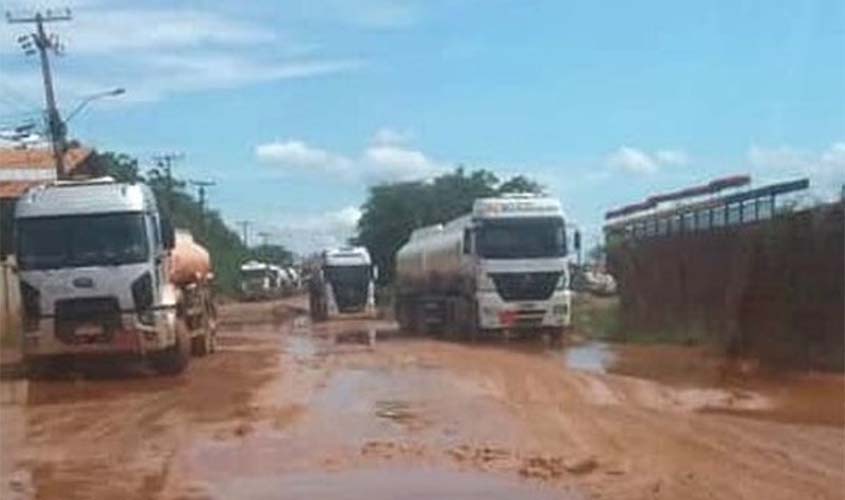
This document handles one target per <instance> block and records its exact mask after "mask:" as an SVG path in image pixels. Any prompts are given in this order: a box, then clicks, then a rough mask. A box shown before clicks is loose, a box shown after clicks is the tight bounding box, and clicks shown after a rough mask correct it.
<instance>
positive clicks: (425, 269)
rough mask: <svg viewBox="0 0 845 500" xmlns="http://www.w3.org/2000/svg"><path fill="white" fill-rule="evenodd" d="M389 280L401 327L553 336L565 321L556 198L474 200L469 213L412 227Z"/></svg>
mask: <svg viewBox="0 0 845 500" xmlns="http://www.w3.org/2000/svg"><path fill="white" fill-rule="evenodd" d="M395 281H396V283H395V285H396V290H395V301H394V307H395V314H396V318H397V321H398V322H399V324H400V326H401V327H402V328H403V329H408V330H412V331H422V332H436V333H441V332H442V333H455V334H460V335H466V336H469V337H475V336H476V335H477V334H479V333H485V332H494V333H495V332H507V333H510V332H513V333H529V334H548V335H550V337H551V338H552V340H559V339H560V338H561V337H562V334H563V331H564V329H565V328H566V327H568V326H569V324H570V319H571V293H570V291H569V288H568V286H569V279H568V257H567V237H566V225H565V219H564V215H563V211H562V210H561V206H560V202H559V201H558V200H555V199H551V198H548V197H543V196H538V195H511V196H504V197H500V198H484V199H479V200H476V201H475V203H474V205H473V209H472V212H471V213H468V214H466V215H464V216H462V217H459V218H457V219H455V220H452V221H450V222H448V223H446V224H437V225H434V226H429V227H424V228H421V229H417V230H415V231H414V232H413V233H412V234H411V237H410V239H409V241H408V242H407V243H406V244H405V245H404V246H402V247H401V248H400V249H399V251H398V253H397V255H396V280H395Z"/></svg>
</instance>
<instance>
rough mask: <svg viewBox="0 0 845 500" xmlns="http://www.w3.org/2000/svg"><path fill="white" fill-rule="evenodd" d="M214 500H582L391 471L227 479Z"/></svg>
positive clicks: (472, 476)
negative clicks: (440, 499)
mask: <svg viewBox="0 0 845 500" xmlns="http://www.w3.org/2000/svg"><path fill="white" fill-rule="evenodd" d="M212 498H239V499H243V500H265V499H266V500H270V499H272V500H280V499H281V500H299V499H302V500H306V499H307V500H311V499H315V498H319V499H326V500H332V499H338V500H341V499H342V500H359V499H360V500H381V499H384V500H388V499H390V500H419V499H427V498H448V499H453V500H461V499H467V500H469V499H481V498H483V499H487V500H512V499H515V498H519V499H524V500H546V499H549V500H550V499H572V500H576V499H582V498H586V496H585V495H583V494H580V493H579V492H576V491H560V490H551V489H548V488H543V487H541V486H539V485H537V484H533V483H529V482H525V481H518V480H509V479H506V478H502V477H497V476H493V475H490V474H483V473H477V472H455V471H449V470H442V469H420V468H413V469H410V468H385V469H367V470H357V471H344V472H333V473H332V472H305V473H298V474H285V475H280V476H261V477H244V478H234V479H233V478H227V480H226V481H225V482H223V483H221V484H215V485H214V487H213V492H212Z"/></svg>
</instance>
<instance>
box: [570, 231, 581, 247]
mask: <svg viewBox="0 0 845 500" xmlns="http://www.w3.org/2000/svg"><path fill="white" fill-rule="evenodd" d="M572 246H574V247H575V251H576V252H580V251H581V231H578V230H577V229H576V230H575V234H574V235H572Z"/></svg>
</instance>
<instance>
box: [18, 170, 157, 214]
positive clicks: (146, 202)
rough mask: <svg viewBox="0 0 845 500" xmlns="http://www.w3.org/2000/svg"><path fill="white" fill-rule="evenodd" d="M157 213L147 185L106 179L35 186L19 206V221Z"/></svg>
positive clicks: (22, 198)
mask: <svg viewBox="0 0 845 500" xmlns="http://www.w3.org/2000/svg"><path fill="white" fill-rule="evenodd" d="M154 210H156V201H155V197H154V196H153V193H152V191H151V190H150V188H149V187H147V185H145V184H128V183H120V182H115V181H114V179H112V178H110V177H102V178H98V179H91V180H86V181H59V182H54V183H51V184H45V185H41V186H36V187H33V188H31V189H29V190H28V191H27V192H26V193H24V195H23V196H22V197H21V198H20V199H19V200H18V202H17V204H16V205H15V218H18V219H23V218H29V217H58V216H64V215H88V214H105V213H120V212H147V211H154Z"/></svg>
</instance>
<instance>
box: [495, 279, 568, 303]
mask: <svg viewBox="0 0 845 500" xmlns="http://www.w3.org/2000/svg"><path fill="white" fill-rule="evenodd" d="M560 274H561V273H559V272H551V273H492V274H490V278H492V279H493V284H495V285H496V291H497V292H499V295H500V296H501V297H502V299H504V300H506V301H517V300H546V299H548V298H549V297H551V296H552V294H553V293H554V291H555V286H557V282H558V280H559V279H560Z"/></svg>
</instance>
